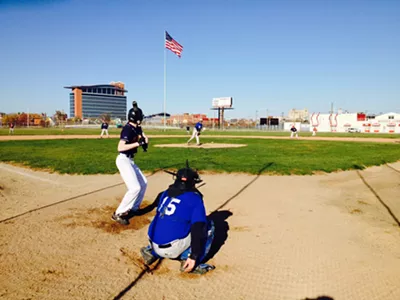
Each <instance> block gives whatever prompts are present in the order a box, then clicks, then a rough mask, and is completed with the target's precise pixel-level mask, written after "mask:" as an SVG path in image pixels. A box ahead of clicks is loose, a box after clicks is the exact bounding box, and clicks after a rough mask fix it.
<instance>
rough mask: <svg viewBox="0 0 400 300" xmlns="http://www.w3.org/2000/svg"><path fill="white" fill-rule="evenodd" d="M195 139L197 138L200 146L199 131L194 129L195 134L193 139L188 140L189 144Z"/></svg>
mask: <svg viewBox="0 0 400 300" xmlns="http://www.w3.org/2000/svg"><path fill="white" fill-rule="evenodd" d="M194 138H196V142H197V144H200V138H199V132H198V131H197V129H196V128H195V129H193V134H192V137H191V138H190V139H189V140H188V144H189V143H190V141H191V140H193V139H194Z"/></svg>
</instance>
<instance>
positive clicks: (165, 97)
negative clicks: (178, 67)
mask: <svg viewBox="0 0 400 300" xmlns="http://www.w3.org/2000/svg"><path fill="white" fill-rule="evenodd" d="M166 109H167V49H166V48H165V31H164V131H166V126H167V125H166V124H167V118H166Z"/></svg>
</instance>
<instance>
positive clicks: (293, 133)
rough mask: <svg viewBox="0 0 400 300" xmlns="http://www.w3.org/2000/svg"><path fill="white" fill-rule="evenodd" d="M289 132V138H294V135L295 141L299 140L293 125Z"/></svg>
mask: <svg viewBox="0 0 400 300" xmlns="http://www.w3.org/2000/svg"><path fill="white" fill-rule="evenodd" d="M290 131H291V132H292V133H291V134H290V138H293V136H295V135H296V139H298V138H299V135H298V134H297V128H296V127H295V126H294V125H292V128H290Z"/></svg>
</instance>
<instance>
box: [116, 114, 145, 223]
mask: <svg viewBox="0 0 400 300" xmlns="http://www.w3.org/2000/svg"><path fill="white" fill-rule="evenodd" d="M138 119H139V116H138V114H136V113H135V111H133V110H132V111H129V114H128V123H127V124H126V125H125V126H124V128H123V129H122V131H121V137H120V141H119V143H118V151H119V155H118V156H117V159H116V165H117V167H118V170H119V172H120V174H121V177H122V179H123V180H124V182H125V184H126V186H127V188H128V191H127V192H126V194H125V196H124V198H123V199H122V201H121V204H120V205H119V206H118V208H117V210H116V211H115V213H114V214H113V215H112V219H113V220H114V221H117V222H118V223H120V224H122V225H128V224H129V218H130V216H132V214H134V213H135V211H137V210H138V209H139V207H140V204H141V203H142V201H143V198H144V194H145V192H146V188H147V179H146V177H145V176H144V175H143V174H142V171H140V169H139V167H138V166H137V165H136V164H135V162H134V160H133V157H134V155H135V154H136V153H137V148H138V147H140V146H142V145H143V144H144V142H143V141H139V133H138V124H137V123H138Z"/></svg>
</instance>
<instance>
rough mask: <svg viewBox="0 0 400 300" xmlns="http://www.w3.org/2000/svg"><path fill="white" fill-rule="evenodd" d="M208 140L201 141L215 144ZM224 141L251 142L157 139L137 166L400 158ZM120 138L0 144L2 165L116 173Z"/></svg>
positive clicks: (244, 168) (295, 167) (370, 149)
mask: <svg viewBox="0 0 400 300" xmlns="http://www.w3.org/2000/svg"><path fill="white" fill-rule="evenodd" d="M211 141H212V140H211V139H207V138H203V139H202V142H203V143H207V142H211ZM220 142H224V143H238V144H247V147H242V148H225V149H202V148H197V147H196V146H194V145H193V146H192V147H190V148H158V147H154V145H156V144H168V143H182V139H181V138H168V139H167V138H155V139H152V140H151V144H150V148H149V152H147V153H143V151H142V149H139V150H138V152H139V153H138V155H137V156H136V157H135V162H136V163H137V164H138V165H139V167H140V168H141V169H142V170H143V171H148V172H153V171H157V170H160V169H175V168H180V167H183V166H184V163H185V160H186V159H189V161H190V162H191V166H193V167H194V168H197V169H199V170H201V171H212V172H224V171H225V172H246V173H251V174H257V173H259V172H261V173H270V174H312V173H314V172H317V171H323V172H333V171H337V170H349V169H362V168H364V167H366V166H372V165H380V164H383V163H386V162H394V161H398V160H400V145H398V144H386V143H352V142H330V141H302V140H262V139H241V138H231V139H229V138H226V139H223V140H221V141H220ZM116 147H117V140H116V139H101V140H100V139H88V140H36V141H3V142H0V161H3V162H14V163H18V164H23V165H25V166H29V167H33V168H38V169H46V170H52V171H56V172H59V173H69V174H98V173H103V174H113V173H116V172H118V170H117V168H116V166H115V158H116V155H117V149H116Z"/></svg>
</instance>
